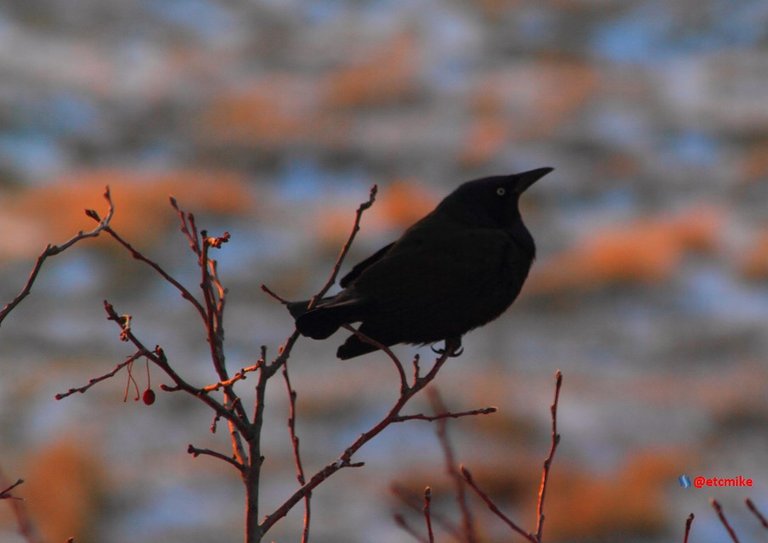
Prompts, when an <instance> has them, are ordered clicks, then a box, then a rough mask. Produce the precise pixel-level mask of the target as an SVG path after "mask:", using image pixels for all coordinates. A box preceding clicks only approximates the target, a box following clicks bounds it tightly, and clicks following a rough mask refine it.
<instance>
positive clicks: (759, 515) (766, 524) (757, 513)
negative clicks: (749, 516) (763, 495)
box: [745, 498, 768, 530]
mask: <svg viewBox="0 0 768 543" xmlns="http://www.w3.org/2000/svg"><path fill="white" fill-rule="evenodd" d="M745 503H746V504H747V509H749V510H750V511H752V513H753V514H754V515H755V516H756V517H757V520H759V521H760V524H762V525H763V528H765V529H766V530H768V519H766V518H765V516H764V515H763V514H762V513H761V512H760V511H759V510H758V509H757V507H756V506H755V504H754V502H753V501H752V500H751V499H749V498H747V499H746V500H745Z"/></svg>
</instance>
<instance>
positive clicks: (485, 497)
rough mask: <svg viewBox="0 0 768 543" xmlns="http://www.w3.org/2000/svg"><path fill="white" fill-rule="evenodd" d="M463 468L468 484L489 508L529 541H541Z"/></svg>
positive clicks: (536, 542) (462, 472)
mask: <svg viewBox="0 0 768 543" xmlns="http://www.w3.org/2000/svg"><path fill="white" fill-rule="evenodd" d="M459 469H460V470H461V474H462V475H463V476H464V480H465V481H466V482H467V484H468V485H469V486H470V488H471V489H472V490H474V491H475V494H477V496H478V497H479V498H480V499H481V500H483V501H484V502H485V505H487V506H488V509H490V510H491V512H493V514H494V515H496V516H497V517H499V518H500V519H501V520H502V521H503V522H504V523H505V524H506V525H507V526H509V527H510V528H511V529H512V530H513V531H515V532H517V533H518V534H520V535H521V536H523V537H524V538H525V539H527V540H528V541H531V542H532V543H539V540H538V539H536V536H535V535H534V534H529V533H528V532H526V531H525V530H523V529H522V528H521V527H520V526H518V525H517V523H515V521H514V520H512V519H511V518H509V517H508V516H507V515H505V514H504V513H503V512H502V511H501V509H499V507H498V506H497V505H496V503H495V502H494V501H493V500H492V499H491V498H490V496H488V494H486V493H485V492H484V491H483V490H482V489H481V488H480V487H479V486H478V485H477V483H476V482H475V479H474V478H473V477H472V474H471V473H470V472H469V470H468V469H467V468H465V467H464V466H461V467H460V468H459Z"/></svg>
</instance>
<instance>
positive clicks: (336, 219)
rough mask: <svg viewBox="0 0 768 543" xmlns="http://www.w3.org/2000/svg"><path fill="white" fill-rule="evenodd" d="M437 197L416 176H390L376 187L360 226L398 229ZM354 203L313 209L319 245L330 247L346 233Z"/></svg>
mask: <svg viewBox="0 0 768 543" xmlns="http://www.w3.org/2000/svg"><path fill="white" fill-rule="evenodd" d="M437 201H438V197H437V196H436V195H435V194H434V193H433V192H432V191H431V190H429V189H427V188H425V185H424V184H423V183H420V182H419V181H418V180H416V179H394V180H392V181H391V182H389V183H388V184H387V185H386V186H385V187H384V188H382V189H380V190H379V194H378V196H377V198H376V205H375V206H374V207H373V208H372V209H371V211H369V212H368V213H366V215H365V218H364V219H363V221H364V227H365V229H366V230H367V231H369V232H370V231H372V232H379V231H381V230H384V229H394V230H397V231H398V233H397V235H398V236H399V231H401V230H404V229H405V228H407V227H409V226H411V225H412V224H413V223H414V222H416V221H417V220H419V219H421V218H422V217H423V216H424V215H426V214H427V213H429V212H430V211H432V209H434V207H435V205H436V204H437ZM354 210H355V207H354V206H349V205H345V206H337V207H329V206H327V205H326V206H323V207H322V208H320V209H318V210H317V214H316V217H315V220H314V223H315V224H316V225H317V226H316V229H317V237H318V238H319V240H320V242H321V243H323V245H326V246H328V247H330V248H332V249H334V250H336V249H338V247H339V245H340V244H341V243H343V241H344V240H345V239H346V238H347V236H348V235H349V231H350V229H351V228H352V221H353V219H354Z"/></svg>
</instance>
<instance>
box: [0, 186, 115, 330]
mask: <svg viewBox="0 0 768 543" xmlns="http://www.w3.org/2000/svg"><path fill="white" fill-rule="evenodd" d="M104 199H105V200H106V201H107V204H108V206H109V210H108V211H107V215H106V216H105V217H104V218H100V217H99V214H98V213H96V211H94V210H93V209H86V210H85V214H86V215H88V216H89V217H91V218H92V219H94V220H95V221H97V222H98V223H99V224H98V225H97V226H96V228H94V229H93V230H89V231H88V232H83V231H82V230H81V231H80V232H78V233H77V234H76V235H75V236H73V237H72V238H70V239H69V240H67V241H65V242H64V243H62V244H60V245H51V244H48V245H47V246H46V248H45V249H43V252H42V253H40V256H38V257H37V261H36V262H35V265H34V266H33V267H32V271H31V272H30V273H29V277H27V282H26V283H25V284H24V287H23V288H22V289H21V291H20V292H19V293H18V294H17V295H16V297H15V298H14V299H13V300H11V301H10V302H8V303H7V304H6V305H5V307H3V309H2V310H0V324H2V322H3V320H5V317H7V316H8V314H9V313H10V312H11V311H13V310H14V308H15V307H16V306H17V305H19V304H20V303H21V301H22V300H23V299H24V298H26V297H27V296H28V295H29V293H30V292H31V291H32V285H33V284H34V283H35V280H36V279H37V275H38V273H40V269H41V268H42V267H43V263H44V262H45V260H46V259H47V258H48V257H50V256H56V255H58V254H60V253H62V252H63V251H66V250H67V249H69V248H70V247H71V246H72V245H74V244H75V243H77V242H78V241H81V240H83V239H87V238H95V237H98V236H99V234H101V233H102V232H103V231H105V230H107V229H108V228H109V223H110V221H111V220H112V216H113V215H114V214H115V206H114V204H113V203H112V196H111V195H110V193H109V187H108V186H107V187H106V188H105V189H104Z"/></svg>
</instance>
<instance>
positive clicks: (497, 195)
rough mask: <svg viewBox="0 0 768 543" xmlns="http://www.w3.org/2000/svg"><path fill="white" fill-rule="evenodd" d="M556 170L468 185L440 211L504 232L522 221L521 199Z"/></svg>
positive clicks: (460, 189)
mask: <svg viewBox="0 0 768 543" xmlns="http://www.w3.org/2000/svg"><path fill="white" fill-rule="evenodd" d="M553 169H554V168H538V169H536V170H530V171H527V172H522V173H516V174H512V175H499V176H494V177H484V178H482V179H476V180H474V181H469V182H467V183H464V184H463V185H461V186H460V187H459V188H457V189H456V190H455V191H453V192H452V193H451V194H449V195H448V196H447V197H446V198H445V199H444V200H443V201H442V202H441V203H440V205H439V206H438V210H441V211H444V212H447V213H449V214H450V215H452V216H455V217H457V218H460V219H462V220H466V221H470V222H472V223H473V224H478V225H483V226H485V225H488V226H492V227H500V228H504V227H506V226H509V225H510V224H512V223H513V222H514V221H516V220H517V219H519V218H520V209H519V208H518V203H519V200H520V195H521V194H522V193H523V192H525V190H526V189H527V188H528V187H530V186H531V185H533V184H534V183H535V182H536V181H538V180H539V179H541V178H542V177H544V176H545V175H547V174H548V173H549V172H551V171H552V170H553Z"/></svg>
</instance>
